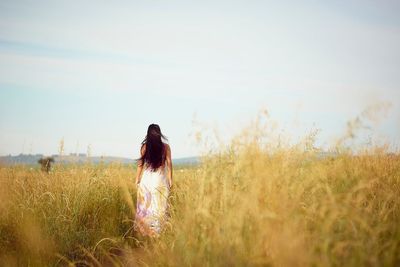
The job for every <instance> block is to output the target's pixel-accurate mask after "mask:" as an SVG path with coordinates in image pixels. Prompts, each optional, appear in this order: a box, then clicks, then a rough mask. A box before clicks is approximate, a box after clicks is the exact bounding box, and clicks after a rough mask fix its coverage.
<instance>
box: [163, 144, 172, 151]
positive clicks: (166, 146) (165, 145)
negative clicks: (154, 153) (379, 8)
mask: <svg viewBox="0 0 400 267" xmlns="http://www.w3.org/2000/svg"><path fill="white" fill-rule="evenodd" d="M163 144H164V147H165V148H166V149H167V150H170V149H171V148H170V147H169V144H167V143H163Z"/></svg>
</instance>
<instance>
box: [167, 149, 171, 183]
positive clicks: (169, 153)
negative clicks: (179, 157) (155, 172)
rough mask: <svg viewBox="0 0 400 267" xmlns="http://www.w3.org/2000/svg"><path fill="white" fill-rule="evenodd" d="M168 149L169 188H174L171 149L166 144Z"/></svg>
mask: <svg viewBox="0 0 400 267" xmlns="http://www.w3.org/2000/svg"><path fill="white" fill-rule="evenodd" d="M166 148H167V151H166V152H167V155H166V156H167V157H166V161H167V167H168V183H169V187H170V188H171V187H172V160H171V148H170V147H169V145H168V144H166Z"/></svg>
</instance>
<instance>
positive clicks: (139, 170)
mask: <svg viewBox="0 0 400 267" xmlns="http://www.w3.org/2000/svg"><path fill="white" fill-rule="evenodd" d="M144 153H146V145H143V146H142V147H141V148H140V155H141V156H143V155H144ZM143 165H144V163H143V162H142V160H139V161H138V166H137V172H136V184H139V183H140V179H141V178H142V172H143Z"/></svg>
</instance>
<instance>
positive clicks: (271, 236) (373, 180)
mask: <svg viewBox="0 0 400 267" xmlns="http://www.w3.org/2000/svg"><path fill="white" fill-rule="evenodd" d="M257 129H258V130H259V128H257ZM257 129H256V130H255V131H244V133H243V134H242V135H240V136H238V137H237V138H235V139H233V141H232V143H231V144H230V145H229V146H226V147H224V148H219V149H218V150H216V151H213V152H210V153H209V154H207V153H206V154H205V155H204V157H203V160H202V163H201V164H200V165H199V166H195V167H191V168H176V169H175V172H174V180H175V188H174V191H173V192H172V194H171V196H170V204H171V219H170V222H169V224H168V227H167V228H166V229H165V232H164V233H163V234H162V236H161V237H160V239H158V240H149V239H146V238H142V237H140V236H138V235H137V233H135V232H134V231H133V230H132V224H133V216H134V213H135V203H136V191H135V186H134V177H135V169H134V167H133V166H123V165H117V164H114V165H113V164H111V165H90V164H88V165H85V166H73V165H69V166H62V165H57V166H55V168H54V169H53V170H52V171H51V172H50V173H49V174H46V173H42V172H41V171H40V170H38V169H31V168H29V167H23V166H14V167H1V168H0V265H1V266H66V265H70V266H74V265H76V266H400V157H399V156H398V154H393V153H392V154H388V153H386V152H387V151H386V150H385V147H370V148H368V149H364V150H358V153H357V155H354V154H353V155H352V154H351V153H349V152H348V150H345V149H342V150H340V149H337V150H336V152H337V153H338V154H336V155H335V156H333V157H324V158H321V157H318V153H317V151H316V150H315V149H314V148H313V145H312V144H313V138H314V136H312V135H311V136H308V137H306V138H305V139H304V140H303V141H302V142H299V143H297V144H294V145H281V144H277V143H276V142H275V141H273V140H272V139H268V138H267V137H268V136H266V135H263V132H262V131H258V130H257ZM249 132H251V134H250V133H249ZM265 140H270V141H268V142H266V141H265Z"/></svg>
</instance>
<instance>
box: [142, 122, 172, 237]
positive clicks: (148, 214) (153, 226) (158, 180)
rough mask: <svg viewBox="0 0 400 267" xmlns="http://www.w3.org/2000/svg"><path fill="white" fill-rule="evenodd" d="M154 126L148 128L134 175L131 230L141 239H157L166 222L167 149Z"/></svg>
mask: <svg viewBox="0 0 400 267" xmlns="http://www.w3.org/2000/svg"><path fill="white" fill-rule="evenodd" d="M163 140H164V141H167V138H166V137H165V136H164V135H163V134H162V133H161V130H160V127H159V126H158V125H157V124H150V125H149V127H148V129H147V135H146V138H145V139H144V140H143V142H142V146H141V149H140V154H141V157H140V158H139V159H138V168H137V175H136V185H137V205H136V216H135V229H136V230H138V231H139V232H140V233H141V234H142V235H145V236H151V237H155V236H158V235H159V234H160V232H161V230H162V228H163V224H164V223H165V220H166V212H167V208H168V196H169V191H170V189H171V187H172V161H171V149H170V147H169V145H168V144H166V143H164V142H163Z"/></svg>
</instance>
